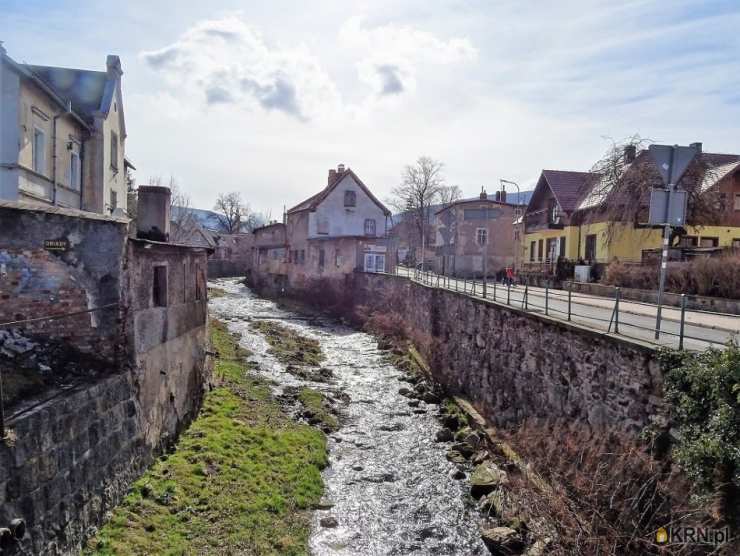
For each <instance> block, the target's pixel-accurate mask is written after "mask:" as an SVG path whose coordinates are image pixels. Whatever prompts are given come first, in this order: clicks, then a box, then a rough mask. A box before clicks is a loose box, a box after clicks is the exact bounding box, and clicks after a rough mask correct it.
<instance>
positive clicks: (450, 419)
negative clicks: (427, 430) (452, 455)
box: [442, 415, 460, 431]
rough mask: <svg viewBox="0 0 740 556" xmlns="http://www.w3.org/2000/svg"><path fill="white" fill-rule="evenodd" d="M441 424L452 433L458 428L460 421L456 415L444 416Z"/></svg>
mask: <svg viewBox="0 0 740 556" xmlns="http://www.w3.org/2000/svg"><path fill="white" fill-rule="evenodd" d="M442 424H443V425H444V426H445V427H447V428H448V429H450V430H452V431H456V430H457V429H459V428H460V420H459V419H458V418H457V415H445V416H444V417H442Z"/></svg>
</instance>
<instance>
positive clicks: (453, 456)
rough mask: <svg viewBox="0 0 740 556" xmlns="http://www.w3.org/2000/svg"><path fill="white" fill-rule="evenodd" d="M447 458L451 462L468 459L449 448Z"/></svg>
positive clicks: (461, 461) (462, 461) (460, 461)
mask: <svg viewBox="0 0 740 556" xmlns="http://www.w3.org/2000/svg"><path fill="white" fill-rule="evenodd" d="M447 459H448V460H449V461H451V462H452V463H466V462H467V461H468V460H467V459H466V457H465V456H464V455H462V454H461V453H460V452H458V451H457V450H450V451H449V452H447Z"/></svg>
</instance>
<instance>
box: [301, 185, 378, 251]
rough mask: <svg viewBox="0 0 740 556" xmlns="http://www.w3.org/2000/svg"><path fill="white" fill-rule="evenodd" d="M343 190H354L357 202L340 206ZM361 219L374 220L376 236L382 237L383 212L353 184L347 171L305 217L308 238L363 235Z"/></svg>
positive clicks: (363, 229) (342, 203)
mask: <svg viewBox="0 0 740 556" xmlns="http://www.w3.org/2000/svg"><path fill="white" fill-rule="evenodd" d="M345 191H354V192H355V198H356V200H357V204H356V206H354V207H345V206H344V193H345ZM365 219H372V220H375V235H376V237H383V236H385V232H386V229H385V226H386V221H385V220H386V219H385V213H384V212H383V211H382V209H381V208H380V207H379V206H378V205H377V204H375V203H374V202H373V201H372V199H370V197H368V196H367V194H366V193H365V192H364V191H363V190H362V188H361V187H360V186H359V185H357V183H356V182H355V180H354V179H353V178H352V176H351V175H350V174H347V175H346V176H345V177H344V178H343V179H342V181H341V182H339V184H338V185H337V186H336V187H335V188H334V189H333V190H332V191H331V193H329V195H327V196H326V198H325V199H324V200H323V201H322V202H321V203H320V204H319V205H318V206H317V207H316V210H315V211H314V212H310V213H309V216H308V237H309V238H316V237H326V236H327V235H328V236H363V235H365ZM322 222H323V223H324V225H325V226H326V227H325V229H326V231H327V233H325V234H320V233H319V227H320V223H322Z"/></svg>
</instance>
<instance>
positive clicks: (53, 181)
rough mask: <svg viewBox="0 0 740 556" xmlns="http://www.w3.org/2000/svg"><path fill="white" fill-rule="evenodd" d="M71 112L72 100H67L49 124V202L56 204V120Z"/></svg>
mask: <svg viewBox="0 0 740 556" xmlns="http://www.w3.org/2000/svg"><path fill="white" fill-rule="evenodd" d="M71 113H72V102H71V101H69V100H68V101H67V106H66V108H65V110H64V112H58V113H57V114H55V115H54V117H53V118H52V124H51V187H52V190H51V204H52V205H54V206H56V204H57V120H58V119H59V118H61V117H62V116H66V115H67V114H71Z"/></svg>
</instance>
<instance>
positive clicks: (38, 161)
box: [31, 126, 46, 175]
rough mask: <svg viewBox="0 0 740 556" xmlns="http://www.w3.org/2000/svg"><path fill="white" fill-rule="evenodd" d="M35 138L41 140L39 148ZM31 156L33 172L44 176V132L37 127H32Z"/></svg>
mask: <svg viewBox="0 0 740 556" xmlns="http://www.w3.org/2000/svg"><path fill="white" fill-rule="evenodd" d="M37 137H40V138H41V148H39V145H38V143H37ZM31 156H32V159H33V160H32V164H33V171H34V172H36V173H38V174H43V175H46V132H45V131H44V130H43V129H41V128H40V127H38V126H33V142H32V143H31Z"/></svg>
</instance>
